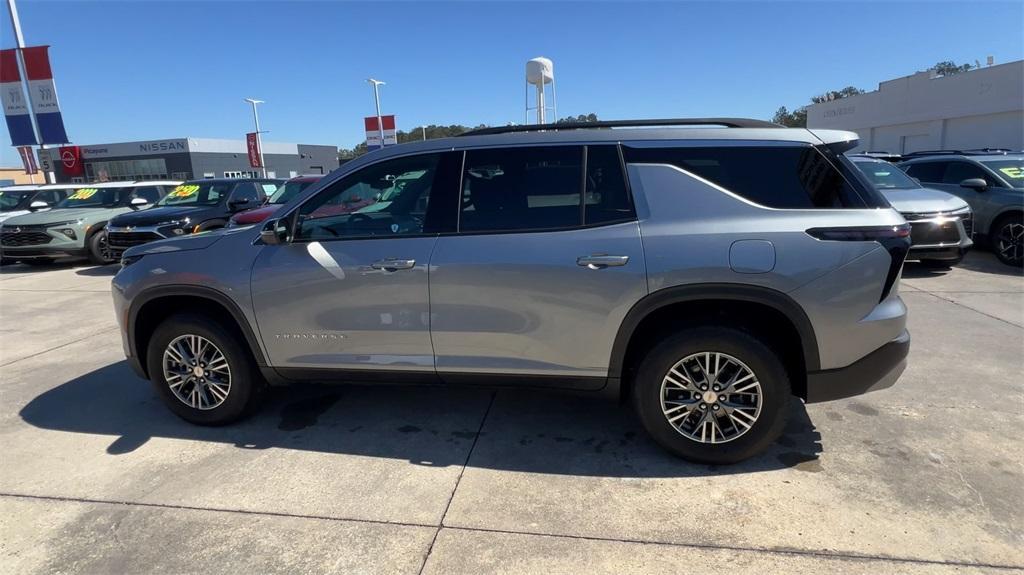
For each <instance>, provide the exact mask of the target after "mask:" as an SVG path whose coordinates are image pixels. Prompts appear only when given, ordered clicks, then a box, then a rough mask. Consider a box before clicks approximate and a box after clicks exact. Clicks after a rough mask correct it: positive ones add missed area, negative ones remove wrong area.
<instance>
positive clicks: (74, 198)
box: [55, 188, 132, 208]
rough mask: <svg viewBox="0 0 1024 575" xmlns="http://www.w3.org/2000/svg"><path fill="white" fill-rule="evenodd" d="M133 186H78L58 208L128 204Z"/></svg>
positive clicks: (112, 206) (111, 206)
mask: <svg viewBox="0 0 1024 575" xmlns="http://www.w3.org/2000/svg"><path fill="white" fill-rule="evenodd" d="M131 192H132V189H131V188H78V189H77V190H75V191H73V192H71V194H70V195H69V196H68V197H66V198H64V199H63V200H61V202H60V203H59V204H57V205H56V206H55V207H56V208H114V207H117V206H126V205H128V198H129V197H130V196H131Z"/></svg>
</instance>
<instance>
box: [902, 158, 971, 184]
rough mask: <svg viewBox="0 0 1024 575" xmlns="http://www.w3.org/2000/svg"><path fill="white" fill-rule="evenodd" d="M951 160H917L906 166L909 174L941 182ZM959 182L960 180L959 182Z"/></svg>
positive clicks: (921, 178) (929, 180)
mask: <svg viewBox="0 0 1024 575" xmlns="http://www.w3.org/2000/svg"><path fill="white" fill-rule="evenodd" d="M948 164H949V162H917V163H915V164H907V165H906V166H905V168H906V172H907V175H908V176H910V177H912V178H917V179H918V180H920V181H922V182H928V183H933V184H937V183H941V182H942V176H943V174H945V173H946V166H947V165H948ZM958 183H959V182H958Z"/></svg>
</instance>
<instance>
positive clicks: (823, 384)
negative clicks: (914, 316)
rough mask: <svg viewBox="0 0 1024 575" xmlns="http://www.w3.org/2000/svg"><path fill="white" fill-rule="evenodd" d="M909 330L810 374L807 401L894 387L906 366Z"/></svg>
mask: <svg viewBox="0 0 1024 575" xmlns="http://www.w3.org/2000/svg"><path fill="white" fill-rule="evenodd" d="M909 353H910V332H908V331H906V330H903V333H901V334H900V335H899V336H898V337H897V338H896V339H894V340H892V341H890V342H889V343H887V344H885V345H883V346H882V347H880V348H878V349H876V350H875V351H873V352H871V353H869V354H867V355H866V356H864V357H862V358H861V359H859V360H857V361H855V362H853V363H852V364H850V365H848V366H846V367H841V368H839V369H828V370H824V371H814V372H811V373H808V374H807V398H806V400H807V403H818V402H821V401H832V400H834V399H842V398H844V397H853V396H855V395H861V394H863V393H868V392H869V391H878V390H880V389H886V388H888V387H892V386H893V384H895V383H896V380H897V379H899V377H900V375H901V374H902V373H903V370H905V369H906V368H907V354H909Z"/></svg>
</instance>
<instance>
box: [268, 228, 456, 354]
mask: <svg viewBox="0 0 1024 575" xmlns="http://www.w3.org/2000/svg"><path fill="white" fill-rule="evenodd" d="M436 241H437V238H436V237H411V238H397V237H396V238H384V239H352V240H339V241H324V242H320V241H312V242H297V243H293V244H285V245H268V246H265V247H264V248H263V250H262V251H261V252H260V255H259V256H258V258H257V259H256V264H255V266H254V268H253V272H252V298H253V304H254V307H255V310H256V319H257V322H258V325H259V330H260V336H261V337H262V338H263V341H264V344H265V346H266V348H267V351H268V353H269V356H270V357H269V359H270V363H271V365H273V366H275V367H281V368H325V369H388V370H400V371H428V372H433V350H432V348H431V345H430V331H429V327H430V326H429V316H428V309H429V308H428V295H429V294H428V291H427V263H428V261H429V259H430V253H431V250H432V249H433V247H434V243H435V242H436Z"/></svg>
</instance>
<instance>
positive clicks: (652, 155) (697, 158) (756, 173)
mask: <svg viewBox="0 0 1024 575" xmlns="http://www.w3.org/2000/svg"><path fill="white" fill-rule="evenodd" d="M624 152H625V156H626V162H628V163H648V164H649V163H654V164H670V165H673V166H675V167H677V168H679V169H681V170H685V171H687V172H689V173H691V174H694V175H696V176H698V177H700V178H703V179H705V180H708V181H709V182H712V183H714V184H715V185H717V186H719V187H722V188H724V189H726V190H728V191H730V192H732V193H734V194H736V195H738V196H740V197H742V198H744V199H746V200H749V201H751V202H754V203H756V204H759V205H762V206H766V207H769V208H779V209H815V208H864V207H876V206H887V205H888V204H887V203H886V202H885V200H884V198H880V196H879V195H878V194H877V193H874V192H873V190H864V189H859V188H861V187H863V186H861V185H860V184H859V180H856V176H854V175H853V174H852V173H850V178H847V176H846V175H844V172H846V171H850V170H855V169H856V168H852V167H849V166H847V165H846V164H844V163H843V162H842V160H841V159H839V158H829V157H828V156H827V155H826V153H823V152H821V151H819V150H818V149H817V148H814V147H811V146H785V147H779V146H749V147H747V146H737V147H731V146H730V147H693V148H691V147H682V148H625V149H624ZM853 182H858V183H857V184H855V183H853ZM875 196H878V197H875Z"/></svg>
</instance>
